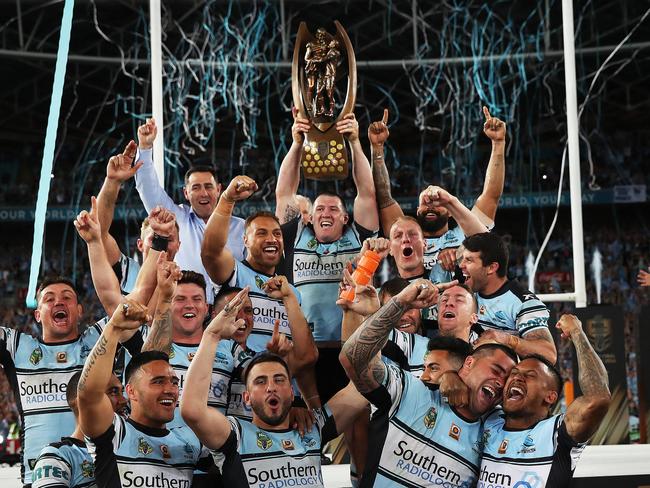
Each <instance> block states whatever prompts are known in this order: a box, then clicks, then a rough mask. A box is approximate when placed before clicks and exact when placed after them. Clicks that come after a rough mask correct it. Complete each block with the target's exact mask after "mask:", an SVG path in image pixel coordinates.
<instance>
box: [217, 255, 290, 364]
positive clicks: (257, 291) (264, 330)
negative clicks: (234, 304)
mask: <svg viewBox="0 0 650 488" xmlns="http://www.w3.org/2000/svg"><path fill="white" fill-rule="evenodd" d="M269 278H272V276H269V275H265V274H264V273H261V272H257V271H255V270H254V269H253V268H251V267H250V266H249V265H248V263H247V262H246V261H242V262H240V261H235V269H234V271H233V274H232V276H231V278H230V279H229V280H228V285H230V286H237V287H239V288H244V287H245V286H249V287H250V291H249V292H248V296H249V297H250V299H251V303H252V304H253V330H252V331H251V334H250V336H248V341H247V346H248V347H250V348H251V349H252V350H253V351H255V352H261V351H264V350H265V349H266V343H267V342H269V341H270V340H271V336H272V335H273V326H274V324H275V320H276V319H279V320H280V333H281V334H284V335H286V336H287V338H288V339H291V329H290V327H289V317H288V316H287V311H286V309H285V308H284V304H283V303H282V300H276V299H275V298H271V297H269V296H268V295H267V294H266V293H264V290H262V288H261V287H262V285H264V283H266V282H267V281H268V280H269ZM291 289H292V290H293V292H294V293H295V294H296V297H298V302H299V303H300V302H301V296H300V292H298V290H296V288H295V287H294V286H291Z"/></svg>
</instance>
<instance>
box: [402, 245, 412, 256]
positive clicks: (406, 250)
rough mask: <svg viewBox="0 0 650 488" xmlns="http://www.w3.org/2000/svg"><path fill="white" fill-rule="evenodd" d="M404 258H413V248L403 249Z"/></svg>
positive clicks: (405, 247)
mask: <svg viewBox="0 0 650 488" xmlns="http://www.w3.org/2000/svg"><path fill="white" fill-rule="evenodd" d="M402 256H404V257H405V258H410V257H411V256H413V248H412V247H411V246H404V247H403V248H402Z"/></svg>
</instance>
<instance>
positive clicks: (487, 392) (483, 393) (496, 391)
mask: <svg viewBox="0 0 650 488" xmlns="http://www.w3.org/2000/svg"><path fill="white" fill-rule="evenodd" d="M501 393H502V389H501V388H499V387H497V386H496V385H492V384H489V383H485V384H484V385H482V386H481V388H480V390H479V392H478V400H479V402H480V403H481V404H483V405H485V406H488V407H491V406H493V405H495V404H496V403H497V402H498V401H499V397H500V396H501Z"/></svg>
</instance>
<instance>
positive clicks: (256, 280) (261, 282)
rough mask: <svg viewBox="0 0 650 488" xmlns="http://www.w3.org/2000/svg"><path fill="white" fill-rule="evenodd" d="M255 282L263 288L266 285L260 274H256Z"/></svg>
mask: <svg viewBox="0 0 650 488" xmlns="http://www.w3.org/2000/svg"><path fill="white" fill-rule="evenodd" d="M255 284H256V285H257V287H258V288H260V289H261V288H262V287H263V286H264V280H263V279H262V278H260V277H259V276H257V275H255Z"/></svg>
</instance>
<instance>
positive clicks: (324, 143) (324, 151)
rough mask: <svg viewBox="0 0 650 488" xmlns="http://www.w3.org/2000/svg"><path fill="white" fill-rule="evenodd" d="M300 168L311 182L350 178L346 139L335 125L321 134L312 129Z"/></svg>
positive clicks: (306, 141)
mask: <svg viewBox="0 0 650 488" xmlns="http://www.w3.org/2000/svg"><path fill="white" fill-rule="evenodd" d="M300 167H301V168H302V172H303V175H304V176H305V178H308V179H310V180H322V181H327V180H343V179H345V178H347V177H348V151H347V149H346V147H345V139H344V138H343V135H342V134H339V133H338V131H337V130H336V127H335V126H334V125H332V126H330V128H329V129H328V130H327V131H325V132H321V131H320V130H318V129H316V128H314V127H312V129H311V130H310V131H309V132H308V133H307V134H305V140H304V142H303V147H302V152H301V154H300Z"/></svg>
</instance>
